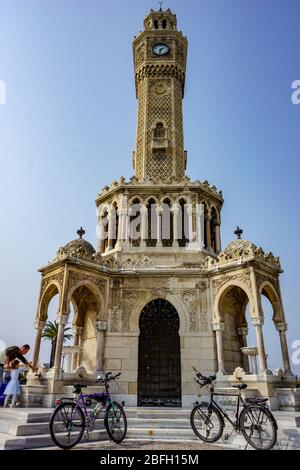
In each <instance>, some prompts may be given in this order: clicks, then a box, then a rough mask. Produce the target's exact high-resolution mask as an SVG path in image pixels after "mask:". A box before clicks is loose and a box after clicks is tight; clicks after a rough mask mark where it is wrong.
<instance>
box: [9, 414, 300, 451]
mask: <svg viewBox="0 0 300 470" xmlns="http://www.w3.org/2000/svg"><path fill="white" fill-rule="evenodd" d="M125 411H126V415H127V420H128V433H127V438H128V439H132V440H138V441H155V442H173V443H174V442H175V443H176V442H178V443H180V442H195V444H196V443H197V442H198V443H200V442H201V441H199V440H198V439H197V438H196V436H195V435H194V433H193V431H192V429H191V426H190V422H189V416H190V409H178V408H177V409H174V408H170V409H167V408H133V407H132V408H131V407H126V408H125ZM52 412H53V409H46V408H39V409H37V408H32V409H30V408H14V409H5V410H4V409H0V449H37V448H47V447H53V442H52V440H51V437H50V434H49V427H48V423H49V419H50V416H51V413H52ZM274 414H275V416H276V419H277V421H278V426H279V433H278V445H277V447H278V448H281V449H300V429H297V428H296V421H295V418H300V413H294V412H275V413H274ZM96 423H97V424H96V429H95V430H94V431H93V432H91V433H89V442H96V441H105V440H108V436H107V433H106V430H105V428H104V425H103V419H101V417H100V418H99V419H97V421H96ZM230 431H231V428H230V427H227V426H226V428H225V430H224V434H223V437H222V438H221V439H220V441H218V443H217V444H215V445H216V446H219V445H222V446H224V447H228V448H236V449H244V448H245V440H244V439H243V437H242V436H239V435H237V434H236V433H233V434H232V435H231V437H230V438H229V439H228V440H226V441H225V439H224V436H225V434H226V433H230ZM85 442H87V434H86V433H85V434H84V436H83V439H82V441H81V443H82V444H83V443H85ZM248 448H249V447H248Z"/></svg>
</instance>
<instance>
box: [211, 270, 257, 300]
mask: <svg viewBox="0 0 300 470" xmlns="http://www.w3.org/2000/svg"><path fill="white" fill-rule="evenodd" d="M229 281H239V282H240V283H242V284H245V285H246V286H247V287H248V288H249V289H250V290H251V289H252V282H251V279H250V273H249V272H245V273H239V274H234V275H233V276H222V277H220V278H219V279H214V280H213V293H214V296H216V295H217V293H218V291H219V290H220V289H221V287H222V286H223V285H224V284H226V283H227V282H229Z"/></svg>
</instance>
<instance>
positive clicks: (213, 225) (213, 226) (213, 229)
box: [210, 207, 218, 251]
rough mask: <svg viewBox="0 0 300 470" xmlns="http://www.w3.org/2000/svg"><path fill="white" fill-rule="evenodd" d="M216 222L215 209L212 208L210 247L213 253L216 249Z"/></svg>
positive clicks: (216, 214)
mask: <svg viewBox="0 0 300 470" xmlns="http://www.w3.org/2000/svg"><path fill="white" fill-rule="evenodd" d="M217 222H218V213H217V211H216V209H215V208H214V207H213V208H212V211H211V221H210V234H211V246H212V249H213V250H214V251H216V249H217V245H216V243H217V242H216V237H217V233H216V225H217Z"/></svg>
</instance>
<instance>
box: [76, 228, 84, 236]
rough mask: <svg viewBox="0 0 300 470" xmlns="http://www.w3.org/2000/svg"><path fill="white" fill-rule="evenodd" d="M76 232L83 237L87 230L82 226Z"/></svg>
mask: <svg viewBox="0 0 300 470" xmlns="http://www.w3.org/2000/svg"><path fill="white" fill-rule="evenodd" d="M76 233H77V235H78V236H79V238H82V237H83V235H84V234H85V230H83V228H82V227H80V229H79V230H77V232H76Z"/></svg>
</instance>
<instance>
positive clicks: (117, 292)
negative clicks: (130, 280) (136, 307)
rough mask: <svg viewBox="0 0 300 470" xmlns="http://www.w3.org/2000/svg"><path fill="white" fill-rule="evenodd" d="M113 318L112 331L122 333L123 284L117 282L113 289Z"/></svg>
mask: <svg viewBox="0 0 300 470" xmlns="http://www.w3.org/2000/svg"><path fill="white" fill-rule="evenodd" d="M110 299H111V317H110V325H109V326H110V331H120V329H121V302H120V300H121V282H120V281H118V280H115V281H114V283H113V288H112V289H111V296H110Z"/></svg>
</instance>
